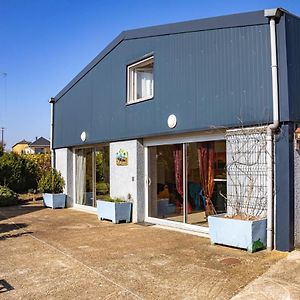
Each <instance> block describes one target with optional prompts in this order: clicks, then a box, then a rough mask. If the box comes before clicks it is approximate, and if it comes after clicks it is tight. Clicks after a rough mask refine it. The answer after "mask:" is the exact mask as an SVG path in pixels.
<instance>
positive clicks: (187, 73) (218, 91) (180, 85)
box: [54, 11, 272, 148]
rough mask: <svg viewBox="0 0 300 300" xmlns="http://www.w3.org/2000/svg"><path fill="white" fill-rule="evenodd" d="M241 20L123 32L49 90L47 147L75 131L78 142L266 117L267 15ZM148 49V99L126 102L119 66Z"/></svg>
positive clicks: (68, 139) (63, 143)
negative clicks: (173, 122)
mask: <svg viewBox="0 0 300 300" xmlns="http://www.w3.org/2000/svg"><path fill="white" fill-rule="evenodd" d="M251 16H252V18H251ZM244 19H245V21H244V22H246V23H245V24H244V25H243V14H241V15H233V16H231V18H229V17H228V16H227V17H226V18H224V19H223V18H221V17H220V18H213V20H210V19H208V20H210V22H208V21H205V20H203V21H202V22H200V23H197V21H195V22H196V23H195V22H194V23H193V22H191V23H189V22H187V23H188V24H186V23H183V24H177V27H176V28H177V31H175V29H176V28H175V29H174V28H173V27H174V26H173V27H172V26H171V25H169V27H166V26H161V27H160V26H158V27H154V28H150V29H149V28H146V29H141V30H133V31H129V32H125V33H122V34H121V35H120V37H118V38H117V40H116V41H115V42H113V43H112V46H111V47H110V49H108V50H107V51H106V52H105V53H104V54H103V55H102V56H101V57H100V58H98V59H97V58H96V60H95V61H94V62H92V63H91V64H90V65H89V66H88V67H87V68H86V69H85V70H84V71H83V72H82V73H81V74H79V76H78V77H77V78H75V80H74V81H73V82H71V83H70V85H69V86H67V87H66V89H64V90H63V91H62V92H61V93H60V94H58V95H57V96H56V97H55V98H56V103H55V109H54V124H55V126H54V147H55V148H61V147H69V146H74V145H81V144H82V142H81V140H80V134H81V132H82V131H85V132H86V133H87V141H86V142H85V143H99V142H105V141H117V140H124V139H132V138H143V137H147V136H157V135H164V134H174V133H184V132H192V131H200V130H207V129H210V128H229V127H238V126H242V125H243V126H245V125H254V124H265V123H268V122H270V121H271V120H272V88H271V62H270V52H271V50H270V38H269V35H270V34H269V25H268V20H267V19H266V18H264V17H263V11H261V12H255V13H252V14H251V13H250V14H249V13H248V14H244ZM228 20H231V22H229V21H228ZM232 20H233V21H232ZM234 20H236V21H235V22H234ZM250 20H252V21H251V22H250ZM212 21H214V22H213V23H212ZM255 21H256V22H255ZM215 23H216V24H217V25H218V26H217V28H214V27H213V24H215ZM209 26H210V27H209ZM210 28H212V29H210ZM143 33H144V34H143ZM147 55H154V98H153V99H152V100H149V101H145V102H140V103H136V104H133V105H126V93H127V91H126V84H127V83H126V67H127V65H128V64H131V63H132V62H135V61H138V60H139V59H141V58H142V57H144V56H147ZM170 114H175V115H176V116H177V120H178V124H177V126H176V128H175V129H169V128H168V126H167V117H168V116H169V115H170Z"/></svg>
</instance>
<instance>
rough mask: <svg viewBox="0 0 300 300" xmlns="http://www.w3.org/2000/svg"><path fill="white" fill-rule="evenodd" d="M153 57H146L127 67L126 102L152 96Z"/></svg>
mask: <svg viewBox="0 0 300 300" xmlns="http://www.w3.org/2000/svg"><path fill="white" fill-rule="evenodd" d="M153 65H154V57H153V56H151V57H148V58H146V59H143V60H141V61H138V62H136V63H134V64H132V65H130V66H128V67H127V104H132V103H136V102H140V101H144V100H148V99H151V98H153V94H154V93H153V87H154V83H153Z"/></svg>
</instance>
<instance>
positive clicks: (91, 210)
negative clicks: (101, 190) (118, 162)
mask: <svg viewBox="0 0 300 300" xmlns="http://www.w3.org/2000/svg"><path fill="white" fill-rule="evenodd" d="M104 146H108V148H109V151H110V144H109V143H105V144H93V145H88V146H83V147H74V148H73V149H72V153H73V191H72V193H73V207H74V208H77V209H80V210H85V211H89V212H94V213H96V212H97V207H96V206H95V207H93V206H89V205H82V204H78V203H76V150H79V149H92V164H93V165H92V177H93V179H92V181H93V201H96V200H97V199H95V197H96V167H95V166H96V159H95V154H96V149H97V148H98V147H104ZM109 163H110V162H109Z"/></svg>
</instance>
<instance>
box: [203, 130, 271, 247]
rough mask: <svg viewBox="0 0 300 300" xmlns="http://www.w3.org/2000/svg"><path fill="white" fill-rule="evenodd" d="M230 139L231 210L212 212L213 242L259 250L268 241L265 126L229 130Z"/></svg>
mask: <svg viewBox="0 0 300 300" xmlns="http://www.w3.org/2000/svg"><path fill="white" fill-rule="evenodd" d="M226 143H227V166H226V169H227V196H226V197H225V198H226V200H227V213H226V214H220V215H211V216H208V224H209V234H210V238H211V242H212V243H213V244H223V245H228V246H233V247H238V248H244V249H247V250H248V251H249V252H255V251H257V250H260V249H264V248H266V243H267V230H266V228H267V219H266V213H267V205H266V203H267V176H266V173H267V172H266V161H267V155H270V154H268V153H267V150H266V135H265V130H264V128H260V129H255V130H254V129H245V128H244V129H240V130H232V131H231V130H228V131H227V134H226Z"/></svg>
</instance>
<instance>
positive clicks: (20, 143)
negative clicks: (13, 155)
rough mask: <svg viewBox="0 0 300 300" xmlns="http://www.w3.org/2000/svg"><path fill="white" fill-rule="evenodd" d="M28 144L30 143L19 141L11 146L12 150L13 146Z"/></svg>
mask: <svg viewBox="0 0 300 300" xmlns="http://www.w3.org/2000/svg"><path fill="white" fill-rule="evenodd" d="M30 143H31V142H28V141H26V140H22V141H20V142H17V143H15V144H14V145H13V146H12V148H13V147H15V146H17V145H29V144H30Z"/></svg>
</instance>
